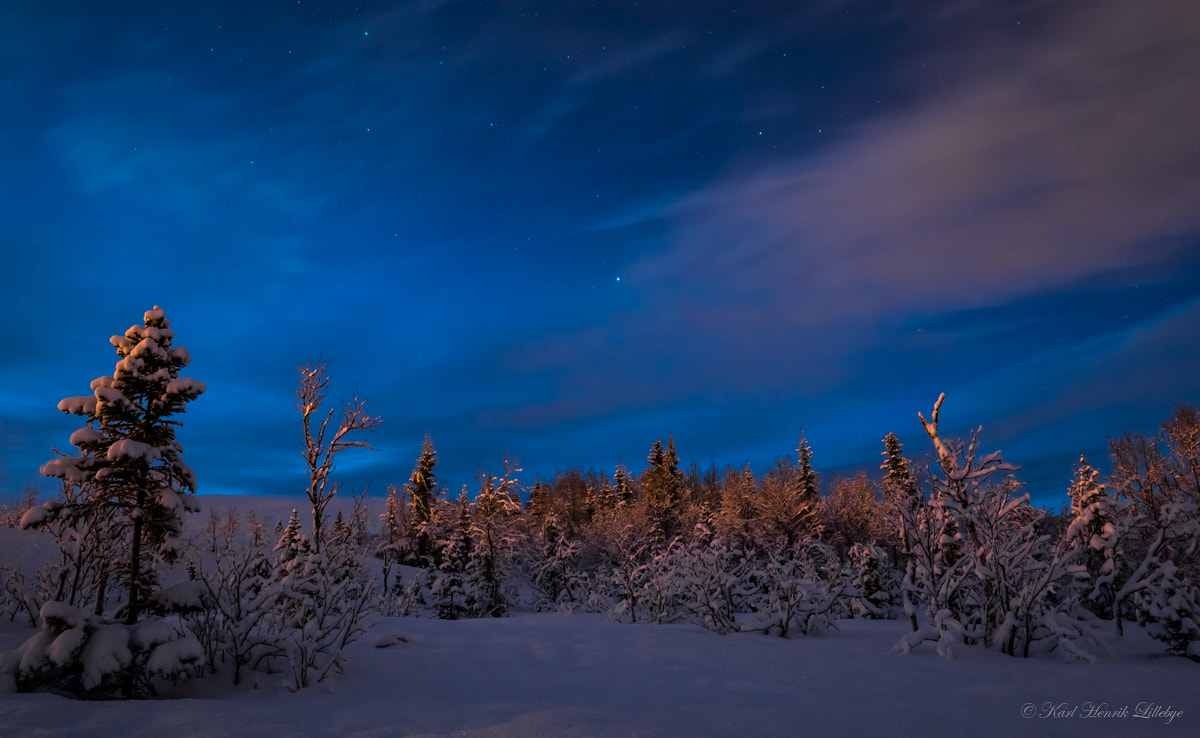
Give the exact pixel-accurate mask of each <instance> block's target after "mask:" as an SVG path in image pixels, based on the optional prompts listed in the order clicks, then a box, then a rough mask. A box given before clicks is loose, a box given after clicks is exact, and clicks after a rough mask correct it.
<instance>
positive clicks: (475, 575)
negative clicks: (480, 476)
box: [467, 474, 520, 618]
mask: <svg viewBox="0 0 1200 738" xmlns="http://www.w3.org/2000/svg"><path fill="white" fill-rule="evenodd" d="M514 483H515V480H512V479H510V478H509V476H508V475H506V476H505V477H504V478H502V479H501V480H500V482H499V489H497V482H496V479H495V477H493V476H491V475H490V474H489V475H486V476H485V478H484V483H483V489H481V490H480V491H479V495H478V496H477V497H476V498H475V519H474V523H473V525H472V527H471V536H472V537H473V538H474V540H475V545H474V547H473V548H472V549H471V557H470V562H469V563H468V565H467V571H468V582H467V588H468V589H469V590H470V593H471V606H472V615H473V616H475V617H485V618H487V617H493V618H498V617H503V616H504V615H507V614H508V610H509V607H510V606H511V602H510V599H509V597H508V596H507V594H506V593H505V589H504V581H505V578H506V575H507V573H508V569H509V567H508V562H509V559H510V557H511V553H512V548H513V545H514V543H515V537H514V535H513V533H512V531H511V528H510V526H509V517H510V516H512V515H516V514H518V513H519V512H520V505H519V504H518V503H514V502H513V501H512V499H511V498H510V497H509V495H508V493H507V490H508V489H509V488H510V487H511V486H512V485H513V484H514Z"/></svg>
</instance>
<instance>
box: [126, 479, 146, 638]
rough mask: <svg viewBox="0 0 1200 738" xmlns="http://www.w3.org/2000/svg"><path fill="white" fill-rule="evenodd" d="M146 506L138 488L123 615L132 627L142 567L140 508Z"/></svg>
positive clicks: (138, 608)
mask: <svg viewBox="0 0 1200 738" xmlns="http://www.w3.org/2000/svg"><path fill="white" fill-rule="evenodd" d="M145 504H146V490H145V485H139V486H138V492H137V507H136V508H135V509H134V518H133V545H132V546H131V547H130V549H131V550H130V552H129V610H128V612H126V613H125V623H126V624H127V625H133V624H134V623H136V622H137V619H138V611H139V610H140V609H141V605H142V603H141V600H140V598H139V597H138V572H140V571H141V567H142V507H143V506H144V505H145Z"/></svg>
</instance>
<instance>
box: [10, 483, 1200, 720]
mask: <svg viewBox="0 0 1200 738" xmlns="http://www.w3.org/2000/svg"><path fill="white" fill-rule="evenodd" d="M280 507H281V509H282V508H283V507H286V509H287V512H290V506H288V505H282V506H280ZM260 512H263V513H266V514H264V516H263V517H264V518H265V519H267V520H269V521H271V522H270V524H271V525H273V524H274V519H275V517H277V516H278V515H279V512H278V511H276V510H271V511H269V512H268V511H267V510H264V509H260ZM196 517H197V518H198V517H200V516H196ZM40 538H41V536H40V535H39V534H36V533H32V532H28V531H26V532H22V531H11V530H7V529H3V530H0V560H2V561H4V562H10V563H12V564H16V563H21V564H22V565H26V564H30V563H34V562H35V561H36V559H38V558H39V557H40V556H44V555H48V554H53V553H54V548H53V543H52V542H50V544H49V548H48V549H46V550H43V548H44V547H43V546H42V545H41V544H42V541H41V540H40ZM904 628H905V626H904V624H903V623H900V622H896V621H862V620H853V621H841V622H839V623H838V628H837V630H834V631H830V632H827V633H823V634H821V635H816V636H798V637H796V638H793V639H787V640H785V639H781V638H778V637H773V636H764V635H761V634H757V633H742V634H736V635H728V636H720V635H716V634H714V633H711V632H709V631H706V630H704V629H702V628H700V627H698V626H694V625H661V626H659V625H623V624H619V623H613V622H609V621H608V620H607V619H606V618H605V617H604V616H602V615H578V614H577V615H568V614H533V613H519V614H517V615H515V616H514V617H511V618H504V619H499V620H464V621H440V620H433V619H413V618H404V619H400V618H381V619H380V620H379V621H378V622H377V623H376V625H375V626H374V627H373V628H372V630H371V631H370V632H369V633H367V635H366V636H365V637H363V638H362V639H361V640H360V641H358V642H357V643H355V644H353V645H352V646H351V648H350V650H349V653H348V656H349V665H348V667H347V669H346V671H345V673H343V674H341V675H335V676H334V677H332V678H331V679H329V680H328V681H326V682H325V683H323V684H319V685H317V686H316V687H313V688H309V689H306V690H303V691H301V692H299V693H289V692H288V691H287V690H286V689H285V688H284V677H283V675H282V674H276V675H272V676H259V675H255V674H252V675H251V677H250V679H249V680H248V682H247V683H245V684H243V685H242V686H240V687H234V686H233V685H232V684H231V683H230V680H229V678H228V675H218V676H216V677H209V678H206V679H203V680H197V681H193V682H191V683H188V684H185V685H183V686H182V687H180V688H179V689H177V690H176V692H175V693H174V694H164V695H163V697H164V699H159V700H153V701H144V702H80V701H74V700H70V699H66V698H62V697H57V696H53V695H47V694H33V695H27V694H16V693H14V692H13V685H12V681H11V676H0V736H14V737H15V736H110V735H111V736H123V737H129V738H132V737H133V736H155V737H156V738H158V737H161V736H169V737H170V738H186V736H254V738H260V737H261V736H264V735H268V736H307V735H361V736H423V735H456V736H457V735H469V736H799V735H805V736H826V735H832V736H926V735H936V734H959V733H962V734H965V735H969V736H1014V735H1034V736H1130V735H1171V734H1173V735H1200V666H1198V665H1197V664H1195V663H1192V662H1189V661H1186V660H1184V659H1180V658H1173V657H1167V656H1162V655H1160V654H1161V652H1162V645H1161V644H1160V643H1158V642H1157V641H1153V640H1151V639H1149V638H1148V637H1146V636H1145V634H1144V633H1142V632H1140V631H1138V630H1137V629H1131V632H1130V633H1129V634H1128V635H1127V636H1126V638H1124V639H1123V640H1120V641H1117V645H1116V647H1115V649H1114V651H1113V652H1112V653H1109V654H1102V655H1101V657H1100V658H1099V660H1098V661H1097V663H1095V664H1091V665H1073V664H1067V663H1063V662H1062V661H1061V660H1059V659H1057V658H1056V657H1054V656H1041V657H1037V658H1031V659H1013V658H1009V657H1007V656H1003V655H1000V654H998V653H995V652H980V651H971V652H965V653H963V654H962V655H961V657H960V658H958V659H956V660H954V661H946V660H944V659H941V658H939V657H938V656H937V655H936V654H935V653H934V651H933V648H932V647H931V646H926V647H924V648H922V649H919V650H917V651H916V652H914V653H912V654H909V655H902V654H898V653H895V652H893V651H892V645H893V644H894V643H895V642H896V641H897V640H898V639H899V637H900V636H901V635H902V634H903V633H904ZM30 632H31V631H30V629H29V628H28V626H27V625H22V624H20V623H16V624H14V623H8V622H3V623H0V650H7V649H11V648H14V647H15V646H17V645H18V644H19V643H20V642H21V641H22V640H23V639H24V638H26V637H27V636H28V635H29V634H30ZM1089 705H1092V706H1094V707H1095V708H1098V709H1100V710H1105V711H1110V712H1113V713H1117V714H1116V715H1110V716H1102V715H1100V714H1096V713H1093V714H1091V715H1089ZM1050 706H1053V707H1054V708H1055V710H1056V713H1055V714H1047V708H1048V707H1050ZM1122 709H1124V711H1125V713H1124V716H1121V715H1120V713H1121V711H1122ZM1139 711H1140V712H1142V713H1143V715H1144V716H1142V717H1139V715H1138V713H1139Z"/></svg>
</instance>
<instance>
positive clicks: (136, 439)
mask: <svg viewBox="0 0 1200 738" xmlns="http://www.w3.org/2000/svg"><path fill="white" fill-rule="evenodd" d="M174 337H175V333H174V331H172V330H171V322H170V321H169V320H167V317H166V315H165V314H164V313H163V311H162V309H161V308H159V307H158V306H157V305H155V306H154V309H153V310H148V311H146V314H145V316H144V319H143V324H142V325H134V326H132V327H131V328H130V329H129V330H127V331H126V332H125V335H123V336H113V337H112V339H111V340H110V342H111V343H112V345H113V346H114V347H115V348H116V350H117V356H119V357H120V361H118V362H117V365H116V370H115V371H114V372H113V375H112V376H111V377H107V376H106V377H100V378H98V379H96V380H93V381H92V391H93V394H91V395H87V396H83V397H68V398H67V399H65V400H63V401H62V402H60V403H58V409H59V410H62V411H63V412H66V413H71V414H74V415H80V416H82V417H84V418H86V420H87V424H86V425H85V426H84V427H83V428H81V429H79V430H77V431H75V433H73V434H72V435H71V443H72V445H74V446H76V447H77V448H79V450H80V452H81V453H80V455H78V456H61V457H59V458H57V459H54V460H53V461H50V462H49V463H47V464H46V465H45V466H43V467H42V473H43V474H45V475H46V476H49V477H57V478H59V479H63V480H66V481H67V482H69V483H71V484H75V485H80V486H84V485H86V487H87V489H89V490H90V491H92V492H94V493H95V495H94V496H93V497H91V498H90V499H88V500H86V501H85V503H84V504H85V505H87V506H91V507H95V508H116V509H119V510H120V511H121V513H122V515H123V517H124V518H125V520H127V521H128V528H129V532H128V537H129V542H130V545H129V559H128V561H126V562H124V566H123V568H124V569H125V572H126V574H127V583H128V600H127V602H126V606H125V622H126V623H127V624H133V623H136V622H137V620H138V616H139V615H140V612H141V605H142V602H143V598H144V596H145V595H146V594H147V592H146V591H145V589H144V588H143V587H140V586H139V583H142V582H144V581H145V579H144V577H145V576H146V574H147V573H148V572H149V571H150V567H147V566H145V563H146V562H145V561H144V560H143V559H144V557H145V554H146V552H147V549H150V550H151V551H157V552H162V553H164V554H167V555H168V556H169V555H170V552H171V551H172V550H173V548H174V546H175V543H176V536H178V534H179V532H180V530H181V527H182V522H183V514H184V512H185V511H186V510H187V503H186V495H188V494H190V493H193V492H195V490H196V475H195V473H194V472H192V469H191V467H189V466H188V465H187V464H185V463H184V462H183V447H182V446H180V445H179V443H178V442H177V441H176V440H175V428H176V426H178V425H179V424H180V423H179V421H178V420H176V419H175V416H176V415H179V414H180V413H182V412H183V411H184V409H185V408H186V406H187V403H189V402H191V401H192V400H194V399H196V398H197V397H199V396H200V395H201V394H202V393H203V392H204V383H203V382H197V381H196V380H194V379H192V378H190V377H180V376H179V372H180V370H181V369H183V368H184V367H186V366H187V365H188V364H189V363H191V356H190V355H189V354H188V352H187V349H185V348H183V347H182V346H180V347H174V346H173V345H172V344H173V339H174Z"/></svg>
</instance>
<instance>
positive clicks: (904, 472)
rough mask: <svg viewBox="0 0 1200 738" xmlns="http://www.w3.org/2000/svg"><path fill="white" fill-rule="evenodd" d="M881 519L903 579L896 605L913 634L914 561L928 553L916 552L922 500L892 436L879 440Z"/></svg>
mask: <svg viewBox="0 0 1200 738" xmlns="http://www.w3.org/2000/svg"><path fill="white" fill-rule="evenodd" d="M883 446H884V451H883V456H884V458H885V461H884V462H883V464H882V465H881V466H880V468H881V469H883V472H884V474H883V482H882V483H881V485H880V486H881V488H882V491H883V515H884V519H885V521H886V522H887V524H888V525H890V526H891V528H892V532H893V535H894V537H895V538H896V539H897V542H898V549H899V551H898V553H899V556H900V564H901V566H902V567H903V568H904V575H903V578H902V579H901V582H900V603H901V606H902V608H903V610H904V616H905V617H906V618H908V622H909V625H910V626H911V628H912V631H913V632H914V633H915V632H916V631H917V629H918V627H919V626H918V625H917V615H916V607H917V602H918V598H919V595H918V589H917V559H916V556H917V555H918V554H922V555H923V558H925V559H926V560H928V559H930V558H931V557H930V556H929V555H927V554H928V553H931V552H928V551H920V550H918V547H919V546H921V543H922V541H921V538H922V535H921V527H922V518H923V517H924V516H925V498H924V495H922V493H921V490H920V488H919V487H918V486H917V480H916V477H915V476H914V475H913V473H912V464H911V463H910V462H909V460H908V459H906V458H904V446H903V444H901V443H900V439H898V438H896V434H895V433H888V434H887V436H886V437H884V439H883Z"/></svg>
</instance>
